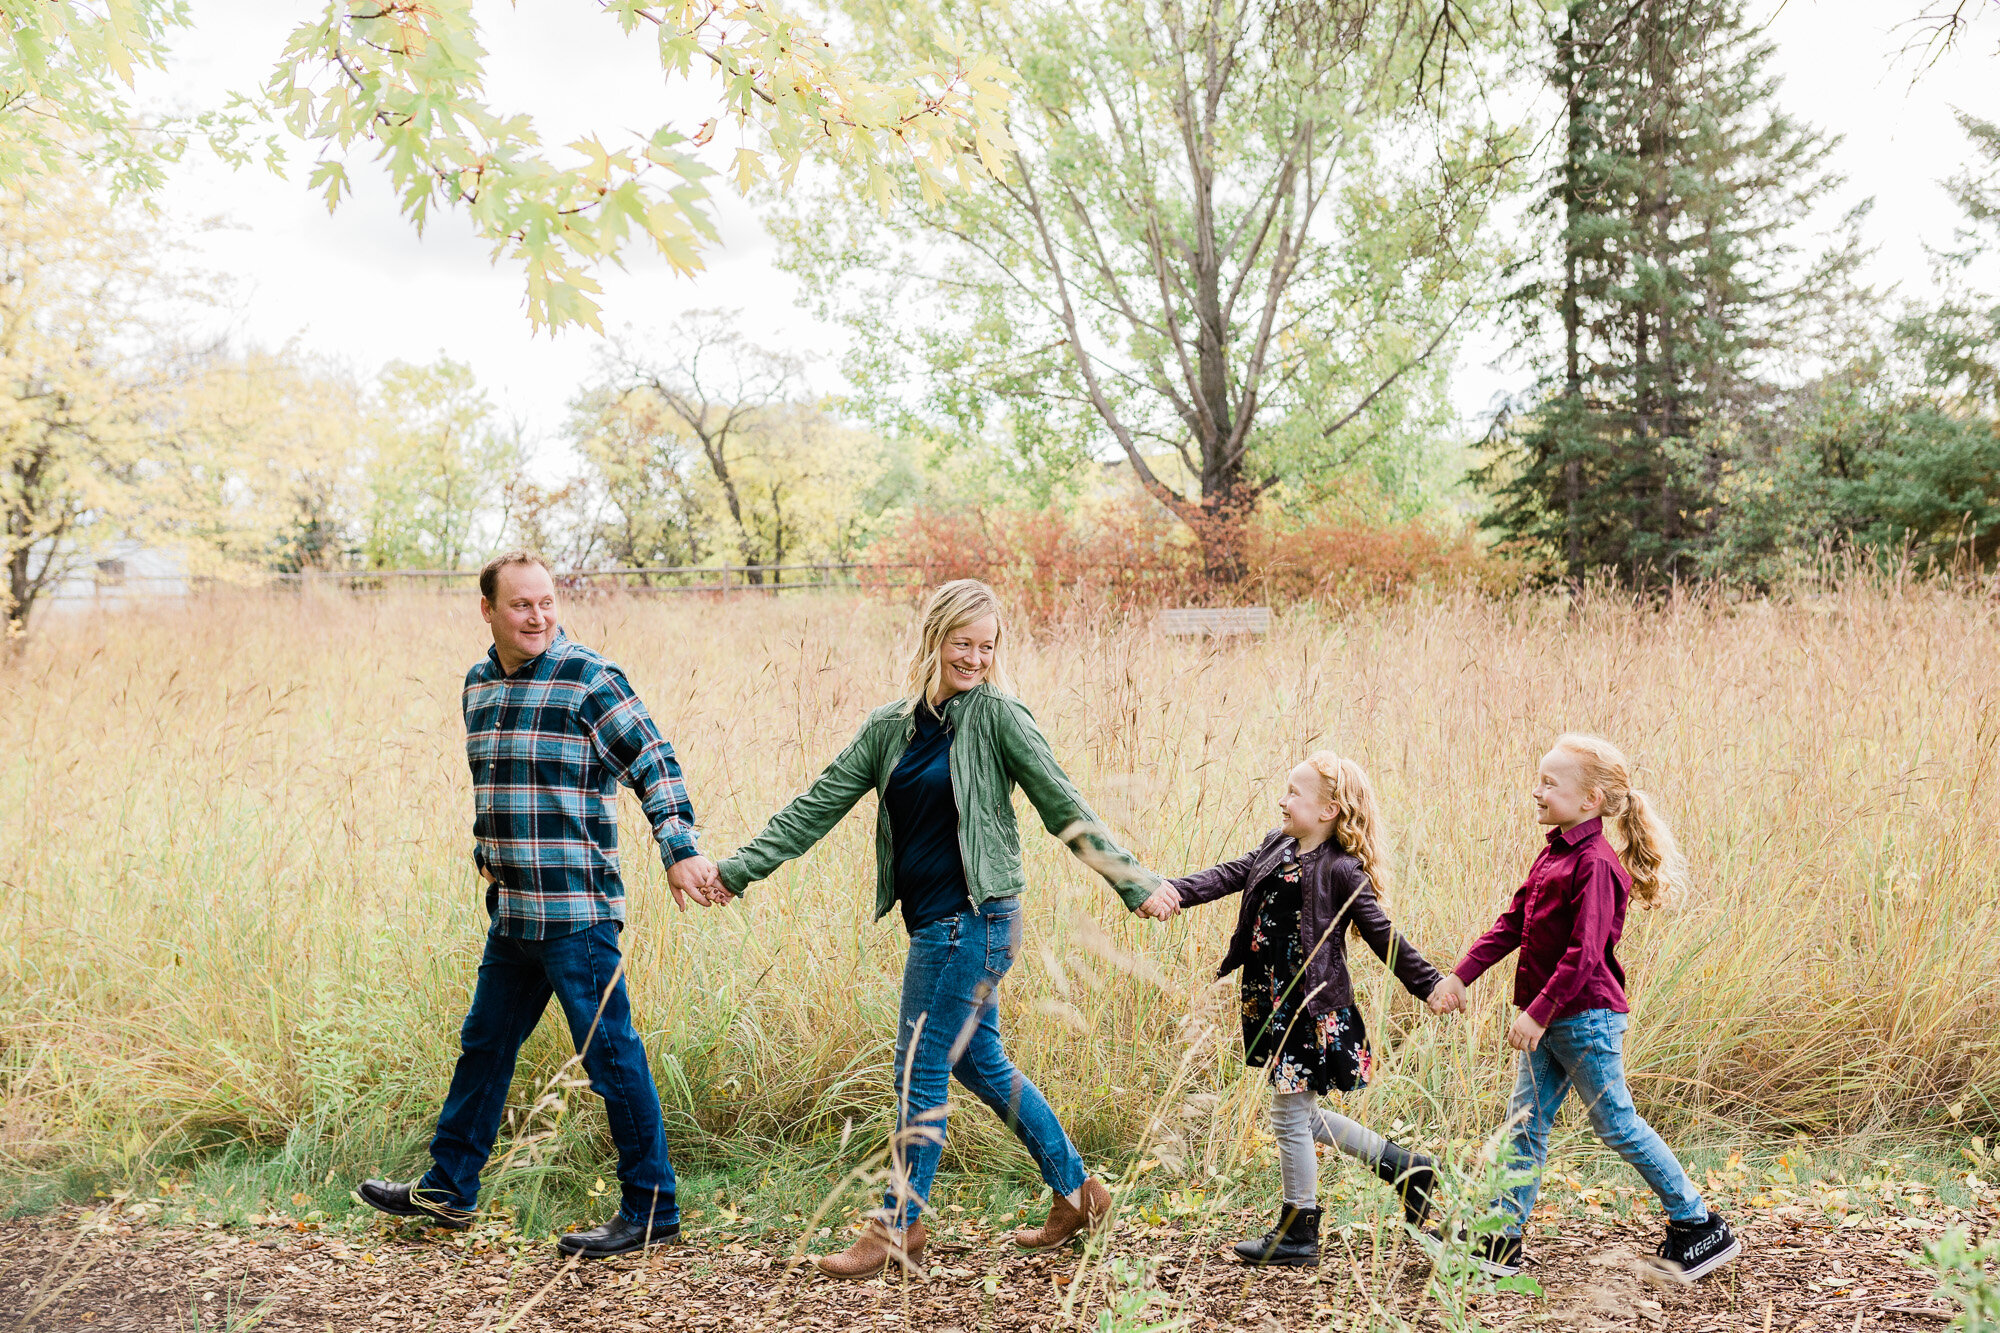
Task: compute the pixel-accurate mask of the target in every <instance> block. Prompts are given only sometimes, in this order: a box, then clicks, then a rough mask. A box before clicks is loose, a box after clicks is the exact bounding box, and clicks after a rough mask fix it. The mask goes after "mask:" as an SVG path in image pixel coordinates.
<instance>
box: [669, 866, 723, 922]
mask: <svg viewBox="0 0 2000 1333" xmlns="http://www.w3.org/2000/svg"><path fill="white" fill-rule="evenodd" d="M667 887H668V888H669V889H671V890H672V891H673V895H674V906H675V907H678V908H680V909H681V910H682V911H683V912H685V911H686V910H687V900H688V899H690V898H692V899H694V904H695V906H696V907H724V906H727V905H728V904H729V903H730V902H731V901H733V898H732V897H731V895H730V892H729V890H728V888H727V887H725V886H724V884H723V882H722V876H721V875H720V874H718V873H716V869H715V862H713V861H711V860H709V859H708V858H707V857H705V856H699V855H696V856H689V857H683V858H682V859H681V860H679V861H676V862H674V863H673V864H672V865H670V866H668V867H667Z"/></svg>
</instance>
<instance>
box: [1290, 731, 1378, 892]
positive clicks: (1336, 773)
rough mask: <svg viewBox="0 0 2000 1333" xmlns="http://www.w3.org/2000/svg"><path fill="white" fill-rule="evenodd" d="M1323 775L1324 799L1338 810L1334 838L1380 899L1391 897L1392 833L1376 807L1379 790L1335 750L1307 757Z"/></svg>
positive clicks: (1360, 770) (1359, 767) (1335, 816)
mask: <svg viewBox="0 0 2000 1333" xmlns="http://www.w3.org/2000/svg"><path fill="white" fill-rule="evenodd" d="M1306 763H1308V764H1310V765H1311V766H1312V768H1313V769H1314V771H1315V772H1317V773H1318V774H1319V785H1320V798H1321V799H1322V800H1324V801H1325V802H1326V803H1327V804H1328V805H1331V806H1333V807H1334V808H1335V811H1336V813H1335V815H1334V817H1333V836H1334V839H1335V841H1337V842H1339V844H1340V846H1341V849H1342V850H1343V851H1346V852H1347V853H1349V854H1350V855H1352V856H1353V857H1354V858H1355V859H1356V860H1358V861H1359V862H1361V868H1362V869H1363V870H1365V871H1366V872H1368V880H1369V883H1371V884H1372V885H1373V886H1374V888H1375V896H1376V897H1377V898H1382V899H1386V898H1387V897H1388V896H1389V831H1388V829H1387V828H1386V827H1385V826H1384V825H1383V822H1382V811H1381V810H1380V808H1379V807H1378V806H1377V805H1376V803H1375V789H1374V788H1373V787H1371V786H1370V785H1369V784H1368V774H1367V772H1366V771H1364V770H1363V769H1362V767H1361V765H1359V764H1357V763H1355V762H1354V761H1353V760H1352V759H1349V758H1347V757H1346V756H1345V755H1342V754H1337V753H1335V752H1334V751H1332V750H1315V751H1313V752H1312V753H1311V754H1309V755H1307V756H1306Z"/></svg>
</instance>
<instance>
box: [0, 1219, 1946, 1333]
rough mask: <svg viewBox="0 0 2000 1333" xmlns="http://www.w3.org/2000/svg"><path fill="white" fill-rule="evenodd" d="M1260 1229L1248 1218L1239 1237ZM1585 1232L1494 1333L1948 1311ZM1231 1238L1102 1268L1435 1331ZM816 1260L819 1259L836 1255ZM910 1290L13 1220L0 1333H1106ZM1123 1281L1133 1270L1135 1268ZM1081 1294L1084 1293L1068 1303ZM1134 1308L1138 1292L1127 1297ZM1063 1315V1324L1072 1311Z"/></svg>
mask: <svg viewBox="0 0 2000 1333" xmlns="http://www.w3.org/2000/svg"><path fill="white" fill-rule="evenodd" d="M1243 1220H1244V1222H1245V1223H1246V1224H1247V1222H1248V1221H1249V1219H1248V1218H1245V1219H1243ZM1597 1223H1598V1219H1594V1218H1593V1219H1582V1218H1578V1219H1572V1220H1565V1221H1564V1222H1563V1223H1562V1226H1563V1228H1564V1230H1563V1233H1562V1234H1560V1235H1557V1236H1550V1237H1537V1238H1536V1240H1535V1241H1534V1243H1533V1247H1532V1249H1531V1254H1530V1257H1531V1265H1530V1267H1529V1269H1528V1270H1527V1271H1528V1272H1529V1274H1530V1275H1531V1276H1533V1277H1534V1278H1535V1279H1536V1280H1537V1281H1538V1282H1539V1283H1540V1284H1541V1286H1542V1287H1543V1288H1544V1291H1545V1294H1544V1295H1543V1296H1541V1297H1535V1296H1531V1295H1515V1294H1511V1293H1510V1294H1504V1295H1503V1294H1498V1293H1493V1292H1491V1291H1489V1292H1487V1293H1486V1294H1484V1295H1480V1296H1477V1297H1476V1298H1475V1300H1476V1302H1477V1304H1476V1315H1477V1317H1478V1319H1479V1320H1480V1321H1481V1322H1482V1323H1484V1324H1485V1325H1487V1326H1488V1327H1490V1328H1495V1329H1510V1328H1521V1329H1526V1328H1530V1327H1534V1328H1558V1329H1578V1330H1584V1329H1604V1330H1610V1329H1634V1330H1642V1331H1643V1333H1655V1330H1658V1331H1660V1333H1722V1330H1738V1329H1741V1330H1758V1331H1760V1333H1761V1331H1762V1330H1784V1331H1785V1333H1804V1331H1805V1330H1820V1329H1824V1330H1830V1331H1838V1333H1848V1331H1849V1330H1857V1329H1899V1330H1903V1329H1907V1330H1929V1331H1931V1333H1935V1331H1936V1330H1940V1329H1942V1328H1943V1327H1944V1326H1945V1324H1946V1322H1947V1321H1948V1319H1949V1317H1950V1313H1951V1312H1950V1311H1949V1310H1948V1309H1947V1307H1945V1306H1943V1305H1940V1304H1936V1303H1933V1302H1932V1301H1931V1300H1930V1298H1929V1291H1930V1286H1931V1283H1930V1282H1929V1280H1928V1279H1927V1278H1925V1276H1924V1275H1923V1274H1921V1273H1919V1272H1917V1271H1915V1270H1913V1269H1912V1268H1910V1267H1909V1266H1908V1265H1907V1264H1906V1263H1904V1262H1903V1260H1902V1259H1901V1258H1900V1257H1899V1255H1898V1252H1899V1251H1903V1250H1907V1249H1911V1248H1914V1246H1915V1245H1916V1244H1917V1242H1918V1241H1919V1239H1920V1238H1921V1236H1922V1234H1923V1233H1924V1232H1925V1231H1926V1230H1931V1229H1935V1228H1934V1227H1932V1226H1929V1225H1927V1224H1925V1223H1923V1222H1921V1221H1918V1220H1915V1219H1897V1220H1894V1221H1890V1222H1887V1223H1870V1224H1869V1225H1867V1226H1849V1227H1847V1228H1840V1227H1835V1226H1832V1225H1829V1224H1826V1223H1822V1222H1819V1221H1817V1220H1810V1219H1807V1220H1799V1219H1794V1220H1781V1219H1779V1218H1777V1217H1757V1218H1754V1219H1751V1220H1747V1221H1744V1222H1743V1223H1742V1224H1741V1225H1740V1226H1739V1228H1738V1230H1739V1234H1740V1235H1741V1236H1742V1238H1743V1241H1744V1254H1743V1257H1742V1258H1741V1259H1740V1260H1738V1261H1737V1263H1736V1264H1735V1265H1733V1266H1732V1267H1731V1268H1729V1269H1726V1270H1723V1271H1722V1272H1720V1273H1718V1274H1716V1275H1714V1276H1712V1277H1711V1278H1710V1279H1709V1280H1707V1281H1705V1282H1703V1283H1701V1284H1699V1285H1697V1286H1695V1287H1692V1288H1681V1287H1678V1286H1673V1287H1667V1286H1659V1285H1655V1284H1652V1283H1649V1282H1647V1281H1645V1280H1644V1279H1643V1278H1642V1277H1641V1276H1640V1275H1639V1272H1638V1269H1637V1265H1636V1261H1637V1259H1638V1258H1639V1256H1640V1255H1642V1254H1646V1253H1648V1252H1649V1251H1650V1248H1651V1245H1652V1243H1653V1241H1654V1239H1655V1237H1654V1236H1653V1235H1652V1231H1651V1228H1650V1227H1642V1226H1640V1225H1638V1224H1636V1223H1624V1222H1621V1221H1619V1220H1618V1219H1616V1218H1605V1219H1603V1220H1602V1225H1598V1224H1597ZM1230 1238H1231V1237H1230V1236H1226V1235H1221V1234H1218V1233H1215V1232H1212V1231H1211V1232H1206V1233H1201V1234H1197V1233H1194V1232H1192V1231H1190V1230H1188V1229H1187V1228H1185V1227H1181V1226H1173V1225H1166V1226H1157V1227H1149V1226H1145V1225H1143V1224H1137V1223H1134V1224H1128V1225H1126V1226H1125V1227H1123V1228H1122V1229H1121V1230H1120V1231H1119V1233H1118V1235H1117V1237H1116V1238H1115V1240H1114V1242H1113V1244H1112V1246H1111V1249H1110V1255H1111V1257H1112V1258H1113V1259H1114V1260H1116V1259H1121V1258H1122V1259H1125V1260H1131V1259H1136V1258H1142V1257H1152V1258H1154V1259H1155V1260H1156V1263H1155V1265H1154V1266H1153V1273H1154V1277H1153V1278H1152V1279H1151V1281H1152V1282H1153V1283H1154V1284H1156V1285H1157V1287H1158V1288H1159V1289H1160V1290H1161V1291H1162V1293H1163V1294H1164V1298H1165V1301H1164V1303H1163V1304H1162V1305H1161V1306H1159V1307H1158V1308H1157V1309H1156V1311H1155V1312H1154V1313H1153V1314H1151V1315H1150V1316H1149V1317H1146V1318H1143V1319H1135V1320H1133V1321H1131V1322H1129V1323H1126V1324H1124V1325H1123V1327H1127V1328H1143V1327H1147V1326H1149V1325H1152V1324H1155V1323H1157V1322H1158V1321H1159V1320H1160V1319H1162V1318H1165V1317H1169V1316H1171V1315H1173V1314H1175V1313H1179V1314H1181V1315H1184V1316H1186V1317H1187V1318H1188V1319H1189V1323H1188V1324H1187V1325H1186V1326H1187V1327H1190V1328H1195V1329H1242V1330H1259V1331H1260V1333H1261V1331H1263V1330H1271V1329H1304V1328H1315V1329H1338V1330H1342V1331H1343V1333H1346V1331H1347V1330H1360V1329H1373V1328H1378V1327H1381V1326H1382V1322H1381V1320H1380V1319H1379V1318H1377V1317H1374V1316H1372V1315H1371V1313H1370V1309H1369V1304H1370V1302H1371V1301H1372V1302H1375V1303H1377V1305H1378V1308H1381V1307H1387V1308H1390V1309H1394V1310H1395V1311H1397V1312H1398V1313H1399V1314H1400V1315H1401V1316H1402V1317H1404V1318H1408V1319H1411V1320H1412V1322H1414V1323H1415V1324H1416V1325H1417V1326H1418V1327H1437V1326H1439V1325H1438V1318H1437V1312H1436V1310H1435V1303H1434V1298H1432V1299H1430V1300H1426V1298H1424V1297H1423V1295H1422V1292H1423V1288H1424V1285H1425V1284H1424V1276H1425V1274H1426V1273H1427V1272H1428V1266H1427V1264H1426V1261H1425V1260H1424V1258H1423V1255H1422V1254H1421V1253H1420V1252H1418V1251H1416V1250H1415V1249H1414V1248H1413V1247H1411V1246H1410V1245H1409V1244H1408V1242H1407V1240H1405V1239H1403V1238H1402V1236H1401V1233H1400V1232H1398V1233H1393V1234H1388V1233H1385V1234H1384V1235H1382V1236H1381V1237H1380V1238H1379V1243H1378V1237H1377V1236H1376V1235H1375V1234H1374V1233H1372V1232H1368V1231H1363V1230H1359V1229H1356V1230H1352V1231H1347V1232H1343V1233H1337V1234H1335V1235H1334V1236H1332V1237H1330V1238H1329V1239H1330V1241H1331V1243H1330V1244H1329V1245H1328V1246H1327V1252H1326V1258H1325V1261H1324V1263H1323V1266H1322V1267H1321V1268H1320V1269H1318V1270H1274V1271H1261V1272H1260V1271H1252V1270H1249V1269H1246V1268H1244V1267H1242V1266H1241V1265H1239V1264H1236V1263H1235V1262H1233V1261H1232V1260H1230V1259H1227V1258H1225V1257H1224V1256H1223V1254H1222V1252H1221V1242H1223V1241H1226V1240H1227V1239H1230ZM819 1248H825V1244H824V1243H823V1242H822V1243H821V1244H820V1245H819ZM925 1259H926V1261H927V1263H926V1272H925V1273H924V1274H923V1275H922V1278H921V1279H920V1280H919V1279H912V1280H909V1281H903V1280H895V1281H876V1282H869V1283H860V1284H853V1283H838V1282H832V1281H829V1280H826V1279H823V1278H820V1277H819V1276H817V1275H816V1274H815V1273H814V1271H813V1270H812V1269H811V1267H810V1266H809V1265H803V1264H794V1263H793V1262H792V1252H791V1250H790V1249H789V1248H783V1247H779V1246H777V1245H773V1244H769V1243H762V1244H760V1243H757V1242H755V1241H747V1240H743V1239H732V1238H730V1237H728V1236H726V1235H724V1236H722V1237H720V1238H711V1237H709V1236H708V1235H706V1234H704V1235H701V1236H698V1237H697V1238H696V1239H695V1240H694V1242H693V1243H691V1244H687V1245H684V1246H679V1247H676V1248H673V1249H661V1250H655V1251H654V1252H652V1253H651V1254H650V1255H648V1256H646V1257H644V1258H621V1259H614V1260H610V1261H606V1262H600V1263H594V1264H588V1263H579V1262H577V1261H574V1260H564V1259H562V1258H560V1257H559V1256H557V1255H556V1254H555V1252H554V1250H553V1248H552V1247H549V1246H547V1245H538V1246H535V1247H533V1248H528V1249H520V1250H512V1251H510V1250H509V1249H508V1248H506V1247H504V1246H490V1247H486V1248H485V1249H484V1250H482V1249H481V1248H480V1247H479V1246H478V1245H476V1244H473V1245H466V1244H454V1243H452V1242H451V1240H450V1239H449V1238H447V1237H445V1236H444V1235H443V1233H424V1232H419V1231H415V1230H411V1229H407V1228H402V1227H394V1228H389V1227H385V1228H384V1229H382V1230H378V1231H370V1232H364V1233H360V1234H358V1235H353V1236H336V1235H331V1234H328V1235H321V1234H316V1233H312V1232H301V1231H298V1230H296V1229H292V1228H278V1227H269V1228H262V1229H251V1230H245V1231H231V1230H224V1229H204V1228H189V1227H175V1226H165V1225H157V1224H155V1225H140V1226H137V1227H134V1226H131V1225H128V1224H125V1223H123V1222H106V1221H104V1220H102V1219H101V1215H90V1214H74V1213H72V1214H69V1215H66V1216H63V1215H59V1216H48V1217H41V1218H33V1219H17V1220H14V1221H8V1222H0V1333H29V1331H30V1330H34V1331H36V1333H40V1331H41V1330H63V1331H64V1333H71V1331H72V1330H88V1331H89V1333H100V1331H103V1333H109V1331H110V1330H148V1331H149V1333H150V1331H151V1330H184V1331H185V1333H195V1331H196V1330H201V1331H202V1333H211V1331H216V1330H245V1329H252V1328H255V1329H263V1330H273V1331H284V1333H290V1331H291V1330H310V1331H311V1333H377V1331H378V1330H379V1331H382V1333H387V1331H388V1330H403V1329H409V1330H418V1331H421V1333H456V1331H457V1330H468V1331H472V1330H495V1331H496V1333H497V1331H498V1330H503V1329H521V1330H592V1331H593V1333H599V1331H603V1333H620V1331H626V1330H629V1333H653V1330H666V1329H682V1328H685V1329H693V1330H708V1331H712V1333H723V1331H724V1330H735V1329H812V1330H822V1329H824V1330H833V1329H861V1328H870V1329H874V1328H880V1329H898V1330H900V1329H925V1330H935V1331H936V1333H947V1330H958V1331H959V1333H973V1331H974V1330H994V1331H996V1333H998V1331H1001V1330H1007V1331H1009V1333H1011V1331H1012V1330H1029V1329H1044V1328H1060V1327H1079V1326H1080V1327H1083V1328H1089V1329H1095V1328H1096V1327H1097V1326H1098V1315H1099V1313H1100V1312H1101V1311H1102V1310H1103V1309H1104V1306H1105V1300H1106V1294H1107V1284H1108V1280H1107V1278H1106V1277H1105V1275H1104V1272H1103V1270H1102V1269H1101V1268H1099V1267H1097V1266H1095V1265H1093V1266H1092V1267H1091V1268H1090V1269H1089V1270H1087V1271H1086V1272H1085V1274H1084V1276H1083V1277H1082V1278H1081V1279H1079V1277H1078V1273H1079V1266H1080V1260H1079V1257H1078V1255H1076V1254H1075V1253H1062V1254H1056V1255H1047V1256H1037V1257H1029V1256H1022V1255H1019V1254H1016V1253H1014V1252H1012V1250H1011V1247H1009V1246H1007V1245H1005V1244H1004V1242H1003V1241H1001V1240H998V1239H995V1238H992V1237H990V1236H987V1235H985V1234H983V1233H981V1232H980V1231H979V1230H978V1228H977V1227H976V1226H975V1227H969V1228H964V1229H960V1230H956V1231H948V1232H945V1233H944V1234H942V1235H940V1236H939V1237H938V1238H937V1239H936V1240H935V1241H934V1242H933V1244H932V1247H931V1251H930V1253H929V1254H927V1255H926V1256H925ZM1128 1272H1129V1270H1128ZM1079 1284H1080V1285H1082V1286H1083V1287H1084V1288H1085V1290H1084V1291H1083V1292H1082V1293H1081V1294H1080V1295H1070V1294H1069V1292H1070V1290H1071V1289H1073V1288H1074V1287H1075V1286H1077V1285H1079ZM1132 1289H1133V1288H1132V1286H1131V1284H1130V1282H1129V1280H1128V1282H1127V1285H1126V1291H1127V1293H1128V1299H1130V1296H1129V1293H1130V1291H1131V1290H1132ZM1066 1299H1067V1300H1068V1302H1069V1307H1070V1308H1068V1309H1067V1310H1066V1309H1065V1301H1066Z"/></svg>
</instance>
